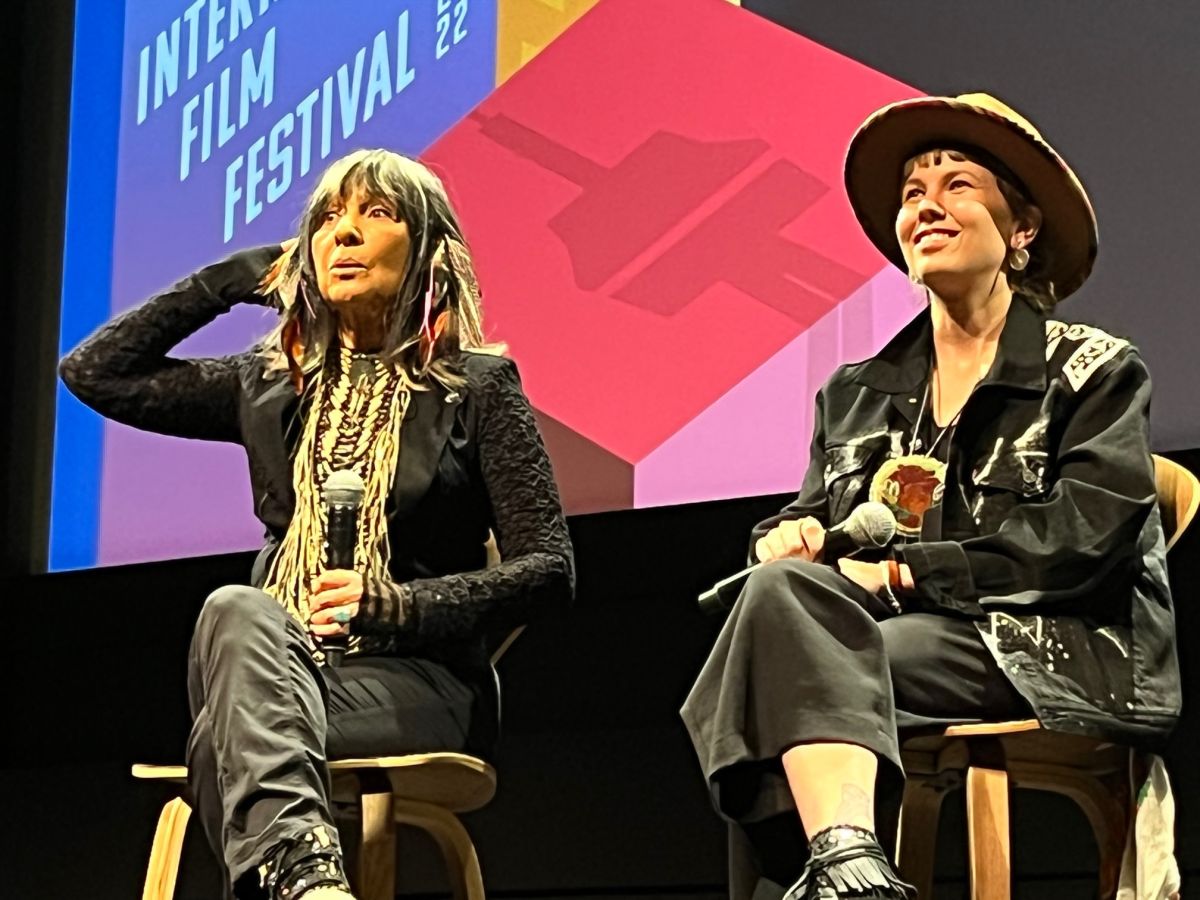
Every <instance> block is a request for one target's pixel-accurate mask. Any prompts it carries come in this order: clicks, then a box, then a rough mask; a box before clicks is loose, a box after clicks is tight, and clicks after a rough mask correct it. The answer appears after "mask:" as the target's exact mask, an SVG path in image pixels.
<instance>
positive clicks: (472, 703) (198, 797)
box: [187, 586, 486, 884]
mask: <svg viewBox="0 0 1200 900" xmlns="http://www.w3.org/2000/svg"><path fill="white" fill-rule="evenodd" d="M312 652H313V646H312V644H311V643H310V638H309V637H308V635H307V634H306V633H305V631H304V629H303V628H302V627H301V626H300V625H299V623H297V622H296V620H295V619H293V618H292V617H291V616H290V615H288V614H287V613H286V612H285V611H284V610H283V608H282V607H281V606H280V605H279V603H278V602H276V601H275V600H274V598H272V597H271V596H270V595H268V594H265V593H264V592H262V591H260V590H257V589H256V588H250V587H242V586H230V587H225V588H221V589H219V590H218V591H216V592H215V593H213V594H212V595H211V596H210V597H209V598H208V600H207V601H206V602H205V604H204V608H203V610H202V611H201V613H200V617H199V619H198V621H197V623H196V629H195V632H194V634H193V637H192V645H191V652H190V654H189V659H188V697H189V701H190V705H191V712H192V719H193V725H192V733H191V736H190V738H189V740H188V752H187V762H188V783H189V787H190V789H191V794H192V799H193V801H194V804H195V807H196V811H197V816H198V818H199V819H200V821H201V823H202V825H203V827H204V831H205V834H206V836H207V837H208V841H209V843H210V844H211V845H212V847H213V849H214V850H215V851H216V853H217V856H218V858H219V859H221V860H222V861H223V863H224V866H225V868H226V874H227V875H228V879H229V880H228V883H230V884H235V883H237V882H238V880H239V878H241V877H242V876H243V875H246V874H247V873H248V872H251V870H252V869H254V868H255V867H256V866H257V865H258V864H259V863H261V861H262V860H263V858H264V856H265V855H266V854H267V852H268V851H269V850H270V849H271V848H272V847H274V846H275V845H276V844H278V843H279V842H281V841H284V840H292V839H297V838H299V837H300V836H301V835H303V834H305V833H306V832H310V831H312V830H313V829H314V828H316V827H318V826H323V827H324V828H325V830H326V831H327V832H328V834H329V836H330V839H331V841H332V842H333V843H334V846H337V845H338V836H337V829H336V828H335V826H334V822H333V816H332V814H331V809H330V780H329V771H328V767H327V765H326V760H327V759H329V758H338V757H355V756H382V755H398V754H404V753H421V752H431V751H443V750H461V749H464V748H466V747H467V746H468V744H469V743H470V736H471V734H472V732H473V728H472V726H473V724H474V725H478V724H479V723H478V722H474V723H473V721H472V719H473V717H478V716H479V715H480V712H479V711H480V709H481V704H480V703H479V699H480V693H481V692H480V690H479V689H477V688H472V687H471V686H470V685H468V684H467V683H465V682H464V681H462V680H460V679H459V678H458V677H456V676H455V675H454V674H453V673H451V671H450V670H449V669H447V668H446V667H445V666H443V665H440V664H438V663H435V662H432V661H429V660H423V659H410V658H401V657H380V656H376V657H349V658H348V659H347V660H346V661H345V664H344V665H343V666H341V667H340V668H337V669H332V670H331V669H327V668H322V667H320V666H318V665H317V664H316V663H315V662H314V661H313V658H312ZM485 706H486V704H485Z"/></svg>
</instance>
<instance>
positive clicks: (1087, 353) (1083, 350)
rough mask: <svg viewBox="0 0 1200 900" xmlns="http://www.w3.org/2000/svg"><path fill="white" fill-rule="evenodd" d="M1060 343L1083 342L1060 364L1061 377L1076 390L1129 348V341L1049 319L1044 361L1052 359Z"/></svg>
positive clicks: (1089, 328)
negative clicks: (1062, 375)
mask: <svg viewBox="0 0 1200 900" xmlns="http://www.w3.org/2000/svg"><path fill="white" fill-rule="evenodd" d="M1063 340H1068V341H1082V343H1081V344H1080V345H1079V346H1078V347H1077V348H1075V351H1074V352H1073V353H1072V354H1071V356H1070V357H1069V358H1068V359H1067V361H1066V363H1064V364H1063V374H1064V375H1066V376H1067V383H1068V384H1070V385H1071V387H1072V388H1073V389H1074V390H1076V391H1078V390H1079V389H1080V388H1081V387H1083V385H1084V384H1086V383H1087V380H1088V379H1089V378H1091V377H1092V375H1093V373H1095V372H1096V370H1097V369H1099V368H1100V367H1101V366H1103V365H1104V364H1105V363H1106V362H1108V361H1109V360H1110V359H1112V358H1113V357H1114V356H1116V355H1117V354H1118V353H1119V352H1120V351H1121V350H1122V349H1123V348H1125V347H1127V346H1129V341H1126V340H1124V339H1122V338H1116V337H1113V336H1112V335H1111V334H1108V333H1107V332H1104V331H1101V330H1100V329H1099V328H1093V327H1092V326H1091V325H1078V324H1076V325H1068V324H1066V323H1065V322H1058V321H1055V320H1053V319H1050V320H1047V322H1046V361H1047V362H1049V360H1050V359H1051V358H1052V357H1053V356H1054V352H1055V351H1056V350H1057V349H1058V345H1059V344H1060V343H1061V342H1062V341H1063Z"/></svg>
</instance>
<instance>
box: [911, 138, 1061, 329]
mask: <svg viewBox="0 0 1200 900" xmlns="http://www.w3.org/2000/svg"><path fill="white" fill-rule="evenodd" d="M942 157H946V158H947V159H952V160H954V161H955V162H969V163H974V164H975V165H977V166H983V168H985V169H987V170H988V171H989V172H991V173H992V175H994V176H995V178H996V186H997V187H998V188H999V189H1000V195H1001V196H1002V197H1003V198H1004V201H1005V202H1006V203H1007V204H1008V208H1009V209H1010V210H1011V211H1012V214H1013V218H1014V219H1015V220H1016V221H1017V222H1029V221H1030V219H1031V217H1032V215H1031V212H1030V211H1031V210H1035V209H1036V210H1038V212H1041V210H1040V209H1039V207H1038V206H1037V205H1036V204H1035V203H1034V202H1033V201H1032V200H1031V199H1029V192H1028V191H1027V190H1026V189H1025V186H1024V185H1023V184H1021V182H1020V180H1019V179H1018V178H1017V177H1016V176H1015V175H1013V173H1012V172H1011V171H1010V170H1009V168H1008V167H1007V166H1006V165H1004V164H1003V163H1002V162H1000V160H998V159H996V158H995V157H994V156H992V155H991V154H990V153H988V152H987V151H985V150H980V149H979V148H977V147H955V148H950V147H931V148H930V149H928V150H923V151H921V152H920V153H918V154H916V155H915V156H913V157H912V158H911V159H909V160H908V162H906V163H905V164H904V171H903V172H902V173H901V175H900V184H902V185H903V184H904V182H906V181H907V180H908V177H909V176H910V175H912V173H913V171H914V170H915V169H917V168H927V167H929V166H936V165H938V164H939V163H940V162H941V161H942ZM1025 249H1026V250H1028V251H1029V264H1028V265H1027V266H1025V268H1024V269H1023V270H1021V271H1019V272H1018V271H1017V270H1016V269H1011V268H1006V269H1005V274H1007V276H1008V284H1009V286H1010V287H1011V288H1012V289H1013V292H1014V293H1017V294H1020V295H1021V296H1022V297H1025V298H1026V299H1027V300H1029V301H1030V302H1031V303H1033V305H1034V306H1036V307H1037V308H1038V309H1040V310H1041V311H1042V312H1049V311H1050V310H1052V309H1053V308H1054V306H1055V304H1056V303H1058V298H1057V297H1056V296H1055V294H1054V286H1053V284H1052V283H1051V281H1050V278H1049V276H1048V274H1047V270H1048V268H1049V267H1048V265H1047V263H1048V259H1047V257H1046V255H1045V251H1044V250H1043V249H1042V247H1041V245H1040V244H1039V243H1038V241H1037V237H1036V236H1035V237H1034V239H1033V241H1032V242H1031V243H1030V244H1029V245H1028V246H1027V247H1026V248H1025ZM1005 265H1006V266H1007V260H1006V262H1005Z"/></svg>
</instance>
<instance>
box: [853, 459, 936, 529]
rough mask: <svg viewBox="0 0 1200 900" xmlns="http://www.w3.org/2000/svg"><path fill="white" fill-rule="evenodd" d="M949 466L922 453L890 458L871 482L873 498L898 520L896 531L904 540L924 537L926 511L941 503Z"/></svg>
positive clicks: (871, 495) (871, 497) (871, 496)
mask: <svg viewBox="0 0 1200 900" xmlns="http://www.w3.org/2000/svg"><path fill="white" fill-rule="evenodd" d="M945 484H946V464H945V463H943V462H942V461H941V460H937V459H934V458H933V457H930V456H923V455H920V454H910V455H909V456H901V457H899V458H897V459H889V460H887V461H886V462H885V463H884V464H883V465H882V466H880V467H879V471H878V472H876V473H875V477H874V478H872V479H871V490H870V499H871V500H873V501H874V502H876V503H882V504H884V505H885V506H886V507H887V508H888V509H889V510H891V511H892V515H894V516H895V517H896V530H897V531H898V532H899V533H900V534H902V535H904V536H905V537H917V536H919V535H920V534H921V523H922V522H923V521H924V520H925V512H926V510H928V509H930V508H931V507H934V506H937V505H938V504H939V503H941V502H942V493H943V490H944V488H945Z"/></svg>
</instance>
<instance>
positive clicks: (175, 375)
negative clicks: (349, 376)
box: [58, 244, 280, 442]
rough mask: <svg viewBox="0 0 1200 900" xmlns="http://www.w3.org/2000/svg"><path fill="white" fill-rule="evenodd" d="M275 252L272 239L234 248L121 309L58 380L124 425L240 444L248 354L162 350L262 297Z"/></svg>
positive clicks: (70, 358) (62, 367)
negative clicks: (240, 401)
mask: <svg viewBox="0 0 1200 900" xmlns="http://www.w3.org/2000/svg"><path fill="white" fill-rule="evenodd" d="M279 253H280V249H279V245H278V244H272V245H270V246H267V247H259V248H256V249H253V250H244V251H241V252H240V253H235V254H234V255H233V256H231V257H229V258H228V259H226V260H224V261H223V262H219V263H216V264H215V265H211V266H208V267H207V268H204V269H201V270H200V271H199V272H197V273H195V274H194V275H190V276H188V277H187V278H185V279H183V280H182V281H180V282H179V283H178V284H176V285H174V286H173V287H171V288H169V289H168V290H166V291H164V292H163V293H161V294H159V295H157V296H156V297H152V298H151V299H149V300H147V301H146V302H145V303H143V304H141V305H140V306H137V307H135V308H133V309H131V310H129V311H128V312H125V313H122V314H121V315H120V316H118V317H117V318H115V319H113V320H112V321H111V322H109V323H108V324H106V325H104V326H102V327H101V328H100V329H99V330H98V331H96V333H95V334H93V335H92V336H91V337H89V338H88V339H87V340H85V341H84V342H83V343H82V344H80V345H79V346H78V347H76V348H75V349H74V350H72V351H71V352H70V353H69V354H67V356H66V357H65V358H64V359H63V360H62V362H60V363H59V367H58V372H59V375H60V376H61V377H62V380H63V382H64V383H65V384H66V386H67V387H68V388H69V389H70V391H71V393H73V394H74V395H75V396H76V397H78V398H79V399H80V400H81V401H83V402H84V403H86V404H87V405H88V406H90V407H91V408H92V409H94V410H96V412H98V413H100V414H101V415H103V416H106V417H107V418H110V419H113V420H114V421H117V422H121V423H123V424H125V425H131V426H133V427H134V428H141V429H143V430H145V431H155V432H158V433H160V434H169V435H173V436H175V437H184V438H200V439H204V440H212V441H233V442H240V440H241V432H240V428H239V426H238V412H237V398H238V391H239V376H240V373H241V370H242V368H243V366H244V365H245V364H246V363H247V362H248V360H249V358H250V354H249V353H244V354H239V355H234V356H226V357H220V358H216V359H177V358H174V357H171V356H168V355H167V353H168V352H169V351H170V350H171V348H173V347H174V346H176V345H177V344H178V343H180V342H181V341H182V340H184V338H186V337H188V336H189V335H191V334H193V333H194V332H196V331H199V330H200V329H201V328H203V327H204V326H205V325H207V324H208V323H209V322H211V321H213V320H214V319H215V318H217V316H219V315H221V314H222V313H225V312H228V311H229V310H230V309H232V308H233V307H234V305H236V304H238V303H242V302H249V303H262V302H264V298H263V297H262V296H261V295H259V294H257V293H256V288H257V286H258V282H259V279H261V278H262V276H263V273H264V272H266V270H267V269H268V268H269V267H270V265H271V263H272V262H273V261H274V259H275V258H276V257H277V256H278V255H279Z"/></svg>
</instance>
